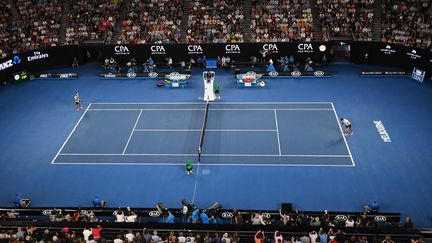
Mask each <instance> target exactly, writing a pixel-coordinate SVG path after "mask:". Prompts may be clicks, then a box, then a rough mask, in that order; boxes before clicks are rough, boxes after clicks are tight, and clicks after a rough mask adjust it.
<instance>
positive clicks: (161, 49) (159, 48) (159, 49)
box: [150, 45, 165, 55]
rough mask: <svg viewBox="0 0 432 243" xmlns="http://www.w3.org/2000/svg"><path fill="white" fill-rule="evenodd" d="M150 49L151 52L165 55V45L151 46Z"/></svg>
mask: <svg viewBox="0 0 432 243" xmlns="http://www.w3.org/2000/svg"><path fill="white" fill-rule="evenodd" d="M150 51H151V54H156V55H163V54H165V47H164V46H159V45H157V46H150Z"/></svg>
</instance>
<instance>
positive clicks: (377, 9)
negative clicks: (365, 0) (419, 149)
mask: <svg viewBox="0 0 432 243" xmlns="http://www.w3.org/2000/svg"><path fill="white" fill-rule="evenodd" d="M373 14H374V16H373V22H372V41H380V40H381V0H375V1H374V13H373Z"/></svg>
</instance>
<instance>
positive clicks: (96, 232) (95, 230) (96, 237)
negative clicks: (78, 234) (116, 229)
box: [92, 225, 102, 240]
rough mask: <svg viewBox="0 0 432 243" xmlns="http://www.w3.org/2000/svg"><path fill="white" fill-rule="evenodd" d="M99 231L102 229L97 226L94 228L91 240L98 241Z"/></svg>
mask: <svg viewBox="0 0 432 243" xmlns="http://www.w3.org/2000/svg"><path fill="white" fill-rule="evenodd" d="M101 231H102V227H101V226H100V225H97V226H96V227H95V228H93V229H92V234H93V239H95V240H99V239H100V238H101Z"/></svg>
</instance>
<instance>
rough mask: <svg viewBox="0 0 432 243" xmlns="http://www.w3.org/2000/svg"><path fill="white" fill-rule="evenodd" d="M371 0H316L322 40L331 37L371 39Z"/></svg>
mask: <svg viewBox="0 0 432 243" xmlns="http://www.w3.org/2000/svg"><path fill="white" fill-rule="evenodd" d="M373 3H374V1H373V0H364V1H358V0H317V7H318V9H319V20H320V23H321V26H322V32H323V36H322V40H324V41H328V40H329V38H332V37H353V39H354V40H360V41H371V40H372V22H373V7H374V5H373Z"/></svg>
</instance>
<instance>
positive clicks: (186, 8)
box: [180, 0, 192, 43]
mask: <svg viewBox="0 0 432 243" xmlns="http://www.w3.org/2000/svg"><path fill="white" fill-rule="evenodd" d="M191 4H192V1H191V0H185V1H184V2H183V17H182V20H181V24H180V43H186V42H187V39H186V36H187V31H188V29H189V25H188V21H189V14H190V9H191V6H192V5H191Z"/></svg>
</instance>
